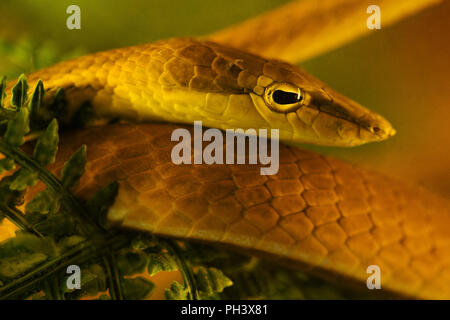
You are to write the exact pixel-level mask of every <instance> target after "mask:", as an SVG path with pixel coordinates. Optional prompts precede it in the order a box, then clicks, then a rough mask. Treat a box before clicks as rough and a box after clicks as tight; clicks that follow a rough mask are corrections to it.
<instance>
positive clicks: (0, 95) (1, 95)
mask: <svg viewBox="0 0 450 320" xmlns="http://www.w3.org/2000/svg"><path fill="white" fill-rule="evenodd" d="M5 91H6V77H5V76H3V77H1V78H0V109H2V108H3V107H4V106H3V102H4V100H5V98H6V92H5Z"/></svg>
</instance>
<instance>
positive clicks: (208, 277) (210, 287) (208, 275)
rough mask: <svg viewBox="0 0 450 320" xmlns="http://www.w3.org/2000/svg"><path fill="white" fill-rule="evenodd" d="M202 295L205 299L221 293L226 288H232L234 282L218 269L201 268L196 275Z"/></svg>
mask: <svg viewBox="0 0 450 320" xmlns="http://www.w3.org/2000/svg"><path fill="white" fill-rule="evenodd" d="M195 278H196V279H197V285H198V289H199V291H200V293H201V294H202V295H203V296H204V297H209V296H212V295H213V294H215V293H220V292H222V291H223V289H225V288H226V287H229V286H232V285H233V281H231V279H230V278H228V277H227V276H225V275H224V274H223V272H222V271H221V270H219V269H216V268H205V267H199V268H198V270H197V272H196V273H195Z"/></svg>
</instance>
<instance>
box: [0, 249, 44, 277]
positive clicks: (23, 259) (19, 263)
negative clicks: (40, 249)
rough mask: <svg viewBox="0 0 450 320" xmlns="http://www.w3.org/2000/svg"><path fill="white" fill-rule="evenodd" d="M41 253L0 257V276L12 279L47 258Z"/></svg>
mask: <svg viewBox="0 0 450 320" xmlns="http://www.w3.org/2000/svg"><path fill="white" fill-rule="evenodd" d="M47 258H48V257H47V256H46V255H45V254H43V253H31V254H27V253H20V254H17V255H15V256H12V257H8V258H4V259H0V278H3V279H5V278H6V279H12V278H14V277H17V276H18V275H21V274H23V273H24V272H26V271H28V270H30V269H31V268H33V267H35V266H37V265H39V264H41V263H42V262H44V261H45V260H47Z"/></svg>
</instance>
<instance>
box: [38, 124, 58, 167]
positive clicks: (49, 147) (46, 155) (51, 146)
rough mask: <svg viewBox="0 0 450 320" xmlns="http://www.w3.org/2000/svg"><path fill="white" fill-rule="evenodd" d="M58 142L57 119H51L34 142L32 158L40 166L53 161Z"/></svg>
mask: <svg viewBox="0 0 450 320" xmlns="http://www.w3.org/2000/svg"><path fill="white" fill-rule="evenodd" d="M58 142H59V136H58V121H56V119H53V120H52V122H50V124H49V125H48V127H47V129H46V130H45V132H44V133H43V134H42V136H41V137H40V138H39V140H38V142H37V143H36V147H35V148H34V153H33V158H34V159H35V160H36V161H37V162H39V164H40V165H42V166H46V165H48V164H50V163H53V162H55V157H56V152H57V151H58Z"/></svg>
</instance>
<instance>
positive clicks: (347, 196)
mask: <svg viewBox="0 0 450 320" xmlns="http://www.w3.org/2000/svg"><path fill="white" fill-rule="evenodd" d="M309 2H311V1H309ZM348 2H352V1H348ZM353 2H354V1H353ZM299 3H302V5H304V2H299ZM296 5H298V4H297V2H296ZM290 11H292V10H290ZM301 12H304V10H303V11H301ZM266 19H267V16H263V17H262V18H261V19H260V20H258V21H264V20H266ZM250 24H252V23H250ZM245 28H248V24H246V25H244V29H245ZM237 29H238V30H240V29H239V27H238V28H237ZM233 30H234V31H233ZM233 30H232V31H231V33H229V32H228V31H225V32H224V33H219V34H215V35H212V36H211V37H209V38H208V37H206V38H172V39H166V40H160V41H157V42H154V43H150V44H144V45H138V46H132V47H127V48H121V49H114V50H109V51H104V52H99V53H94V54H89V55H86V56H83V57H79V58H76V59H73V60H69V61H64V62H61V63H58V64H56V65H54V66H51V67H48V68H45V69H41V70H38V71H36V72H34V73H31V74H29V75H28V76H27V80H28V82H29V83H30V86H31V87H33V86H34V85H36V83H37V81H38V80H42V81H43V83H44V84H45V87H46V90H47V96H51V94H49V93H52V92H54V91H56V90H57V89H58V88H63V89H64V92H65V95H66V100H67V104H68V105H67V108H66V110H65V113H64V115H63V116H62V118H61V122H62V123H63V124H69V123H70V122H71V121H72V119H73V118H74V117H76V115H77V113H78V112H79V111H80V110H81V106H82V102H86V101H88V102H89V103H90V105H91V106H92V111H91V112H92V115H91V119H90V120H91V123H90V124H91V126H88V127H86V128H83V129H81V130H72V131H68V132H66V133H64V134H63V135H62V137H61V144H60V150H59V152H58V157H57V159H56V162H55V163H54V164H52V165H51V166H50V170H52V171H53V172H57V171H58V170H60V169H61V168H62V166H63V163H64V160H65V159H67V157H68V156H69V155H70V154H71V153H73V152H74V151H75V150H76V149H77V148H78V146H79V145H80V144H86V145H87V148H88V163H87V166H86V173H85V175H84V176H83V177H82V179H81V181H80V185H79V186H78V187H77V189H76V190H75V191H74V192H75V194H76V195H77V196H79V197H81V198H85V197H87V196H88V195H90V194H92V193H93V192H94V191H95V190H98V189H99V188H100V187H102V186H104V185H106V184H107V183H109V182H112V181H117V182H118V183H119V191H118V194H117V197H116V199H115V202H114V203H113V205H112V206H111V207H110V208H109V211H108V220H109V222H110V223H112V224H114V225H116V226H118V227H122V228H128V229H134V230H141V231H147V232H151V233H152V234H155V235H158V236H164V237H173V238H177V239H184V240H193V241H201V242H205V243H208V244H211V245H223V246H226V247H230V248H233V249H234V250H237V251H242V252H248V253H252V254H256V255H260V256H262V257H264V258H267V259H270V260H272V261H275V262H277V263H280V264H284V265H288V266H290V267H292V268H297V269H299V270H306V271H308V272H311V273H314V274H317V275H320V276H322V277H327V278H333V279H334V280H336V281H350V282H354V283H356V284H357V285H359V286H360V287H365V286H366V280H367V278H368V276H369V274H368V271H367V270H368V269H367V268H368V267H369V266H373V265H375V266H378V267H379V269H380V270H381V279H382V281H381V283H382V288H383V289H385V290H388V291H392V292H395V293H398V294H400V295H402V296H407V297H413V298H427V299H448V298H450V233H449V232H448V226H450V206H449V204H448V201H447V200H446V199H443V198H440V197H439V196H436V195H434V194H433V193H431V192H428V191H427V190H425V189H423V188H421V187H419V186H417V185H413V184H410V183H408V182H403V181H398V180H396V179H393V178H390V177H389V176H386V175H384V174H382V173H378V172H375V171H372V170H368V169H365V168H363V167H359V166H355V165H352V164H350V163H347V162H344V161H341V160H338V159H334V158H331V157H328V156H324V155H321V154H319V153H315V152H312V151H308V150H305V149H303V148H301V147H299V146H298V144H304V143H307V144H316V145H324V146H358V145H362V144H365V143H368V142H377V141H383V140H385V139H388V138H389V137H391V136H393V135H394V134H395V129H394V128H393V126H392V125H391V124H390V123H389V122H388V121H387V120H386V119H385V118H383V117H382V116H381V115H379V114H377V113H375V112H373V111H371V110H369V109H367V108H365V107H363V106H362V105H360V104H359V103H357V102H355V101H353V100H351V99H350V98H347V97H345V96H344V95H342V94H340V93H339V92H337V91H335V90H333V89H332V88H330V87H329V86H327V85H326V84H325V83H323V82H321V81H320V80H318V79H316V78H314V77H313V76H312V75H310V74H308V73H307V72H306V71H304V70H303V69H301V68H300V67H298V66H296V65H294V64H292V63H289V62H286V61H284V60H278V59H276V58H273V57H271V54H267V55H266V56H263V51H262V53H261V54H256V53H255V52H253V53H251V52H248V51H246V50H243V47H246V45H242V44H241V45H239V44H236V43H235V42H234V43H227V42H230V41H232V39H234V38H232V37H229V36H228V35H229V34H235V35H236V34H238V33H237V32H236V29H233ZM245 34H246V35H247V34H248V32H246V33H245ZM235 38H236V37H235ZM237 38H238V37H237ZM347 38H348V37H347ZM221 39H222V40H221ZM226 39H228V40H226ZM230 39H231V40H230ZM344 40H345V41H347V39H344ZM256 47H257V46H256ZM249 48H250V49H249V51H252V49H251V45H249ZM257 48H258V47H257ZM253 51H254V50H253ZM256 51H257V50H256ZM290 51H292V48H290ZM313 51H314V52H315V53H316V52H317V51H318V49H317V48H315V49H314V50H313ZM272 52H273V51H272ZM310 54H311V53H310V52H307V53H300V58H303V57H305V56H308V55H310ZM302 55H303V56H302ZM283 58H285V57H283ZM289 59H290V58H289V57H288V58H286V59H285V60H289ZM292 59H294V58H292ZM295 59H299V57H298V56H297V57H296V58H295ZM13 83H14V82H9V83H8V88H7V91H10V90H11V88H12V86H13ZM113 119H120V120H121V121H120V122H119V123H110V122H111V120H113ZM194 121H202V123H203V125H204V126H205V127H211V128H218V129H221V130H227V129H236V128H239V129H244V130H247V129H252V128H257V129H278V130H279V139H280V141H281V142H283V143H282V144H280V147H279V161H280V164H279V169H278V172H277V173H276V174H274V175H261V174H260V171H259V170H260V167H261V163H256V164H227V165H223V164H181V165H180V164H175V163H173V162H172V160H171V152H172V149H173V147H174V146H175V145H176V141H172V138H171V137H172V133H173V132H174V130H176V129H179V128H185V129H186V130H188V131H189V132H190V133H191V134H192V135H194V129H193V128H192V126H191V125H192V123H193V122H194ZM268 131H269V132H270V130H268ZM223 148H224V150H225V149H226V145H225V144H224V146H223ZM247 152H248V151H247ZM191 156H192V155H191ZM247 156H249V154H248V153H247ZM339 279H340V280H339ZM366 290H367V288H366Z"/></svg>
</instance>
